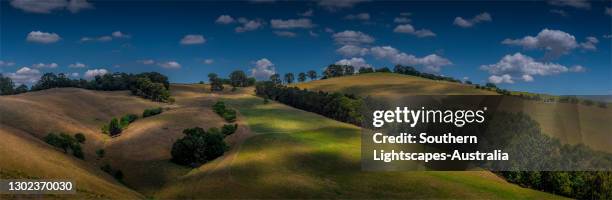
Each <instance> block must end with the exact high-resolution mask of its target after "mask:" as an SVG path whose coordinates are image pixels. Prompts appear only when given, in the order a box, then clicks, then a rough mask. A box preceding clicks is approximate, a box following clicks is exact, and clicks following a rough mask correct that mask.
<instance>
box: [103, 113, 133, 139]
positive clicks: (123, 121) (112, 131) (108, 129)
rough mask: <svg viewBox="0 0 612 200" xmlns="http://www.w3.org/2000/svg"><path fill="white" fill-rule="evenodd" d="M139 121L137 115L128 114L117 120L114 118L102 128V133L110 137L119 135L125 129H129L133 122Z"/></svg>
mask: <svg viewBox="0 0 612 200" xmlns="http://www.w3.org/2000/svg"><path fill="white" fill-rule="evenodd" d="M137 119H138V115H135V114H127V115H124V116H123V117H121V118H120V119H117V118H116V117H113V119H111V121H110V122H109V123H108V124H105V125H103V126H102V133H105V134H108V135H110V136H116V135H119V134H120V133H121V132H122V131H123V130H124V129H126V128H127V127H128V125H130V124H131V123H132V122H134V121H136V120H137Z"/></svg>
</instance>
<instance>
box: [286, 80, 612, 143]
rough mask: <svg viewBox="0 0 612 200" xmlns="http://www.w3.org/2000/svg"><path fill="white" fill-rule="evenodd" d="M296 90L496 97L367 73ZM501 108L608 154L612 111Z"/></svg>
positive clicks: (513, 102) (531, 104)
mask: <svg viewBox="0 0 612 200" xmlns="http://www.w3.org/2000/svg"><path fill="white" fill-rule="evenodd" d="M296 86H298V87H300V88H308V89H312V90H323V91H330V92H334V91H337V92H342V93H349V94H355V95H358V96H361V97H366V96H371V97H373V98H375V99H377V100H383V101H387V102H393V101H394V100H397V99H398V98H399V97H401V96H402V95H438V94H442V95H452V94H464V95H465V94H481V95H488V94H491V95H496V93H494V92H491V91H487V90H480V89H475V88H474V87H473V86H469V85H465V84H458V83H451V82H445V81H433V80H429V79H424V78H420V77H414V76H407V75H400V74H393V73H371V74H364V75H357V76H346V77H339V78H332V79H326V80H318V81H312V82H306V83H301V84H296ZM502 103H503V106H501V108H503V109H507V110H513V111H522V112H525V113H527V114H528V115H530V116H531V117H532V118H534V119H535V120H536V121H538V123H540V126H541V127H542V131H543V132H544V133H546V134H549V135H551V136H554V137H556V138H559V139H560V140H561V141H562V142H564V143H569V144H578V143H583V144H586V145H588V146H590V147H591V148H593V149H596V150H600V151H606V152H610V153H612V149H611V148H609V146H607V145H608V144H609V142H608V141H611V140H612V134H610V133H608V132H607V131H608V130H611V129H612V109H610V108H608V109H603V108H599V107H597V106H584V105H581V104H578V105H576V104H568V103H544V102H542V101H526V100H521V99H512V98H509V99H506V100H505V102H502Z"/></svg>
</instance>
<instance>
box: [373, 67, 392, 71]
mask: <svg viewBox="0 0 612 200" xmlns="http://www.w3.org/2000/svg"><path fill="white" fill-rule="evenodd" d="M376 72H391V70H389V68H388V67H381V68H378V69H376Z"/></svg>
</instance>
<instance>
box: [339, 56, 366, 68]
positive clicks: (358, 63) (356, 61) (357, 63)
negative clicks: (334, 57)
mask: <svg viewBox="0 0 612 200" xmlns="http://www.w3.org/2000/svg"><path fill="white" fill-rule="evenodd" d="M336 64H337V65H350V66H353V67H354V68H355V71H359V69H361V68H364V67H365V68H370V67H372V66H371V65H369V64H368V63H367V62H366V61H365V60H364V59H363V58H351V59H342V60H339V61H337V62H336Z"/></svg>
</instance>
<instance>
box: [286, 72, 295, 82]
mask: <svg viewBox="0 0 612 200" xmlns="http://www.w3.org/2000/svg"><path fill="white" fill-rule="evenodd" d="M294 80H295V76H293V73H286V74H285V83H287V84H291V83H293V81H294Z"/></svg>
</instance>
